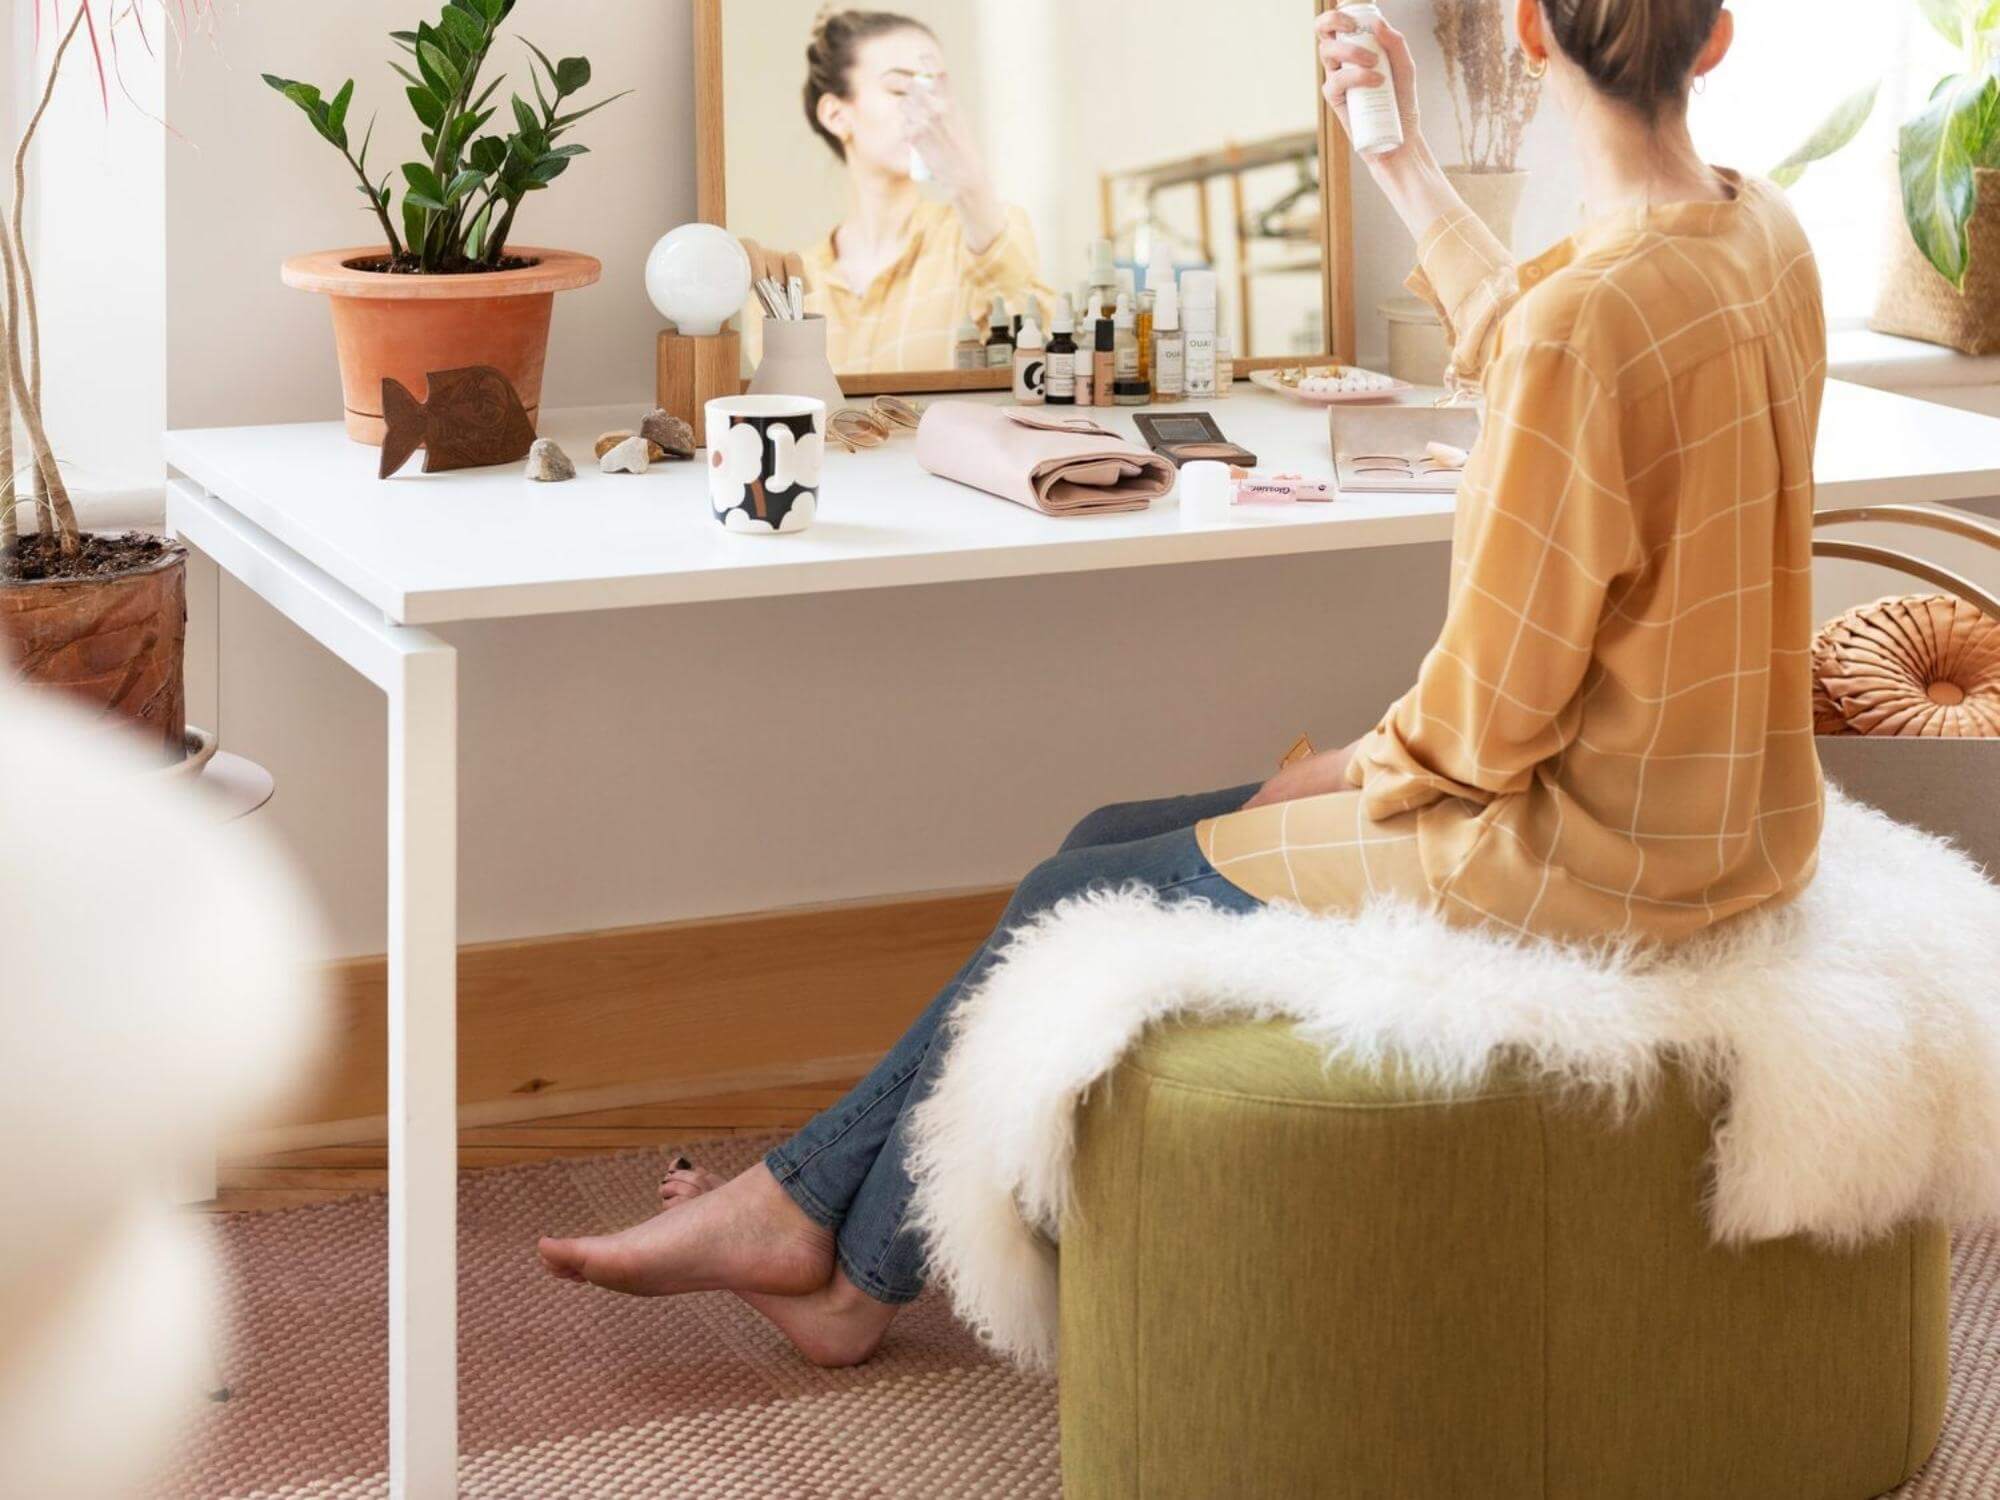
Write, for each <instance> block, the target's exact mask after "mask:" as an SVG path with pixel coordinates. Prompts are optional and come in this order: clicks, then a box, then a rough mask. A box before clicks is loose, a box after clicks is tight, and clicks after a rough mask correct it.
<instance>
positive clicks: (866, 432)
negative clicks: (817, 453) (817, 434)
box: [826, 396, 924, 453]
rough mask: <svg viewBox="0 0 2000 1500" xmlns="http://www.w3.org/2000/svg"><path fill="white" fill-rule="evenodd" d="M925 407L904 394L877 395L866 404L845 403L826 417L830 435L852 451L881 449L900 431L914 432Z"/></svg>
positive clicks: (828, 434) (921, 418) (827, 429)
mask: <svg viewBox="0 0 2000 1500" xmlns="http://www.w3.org/2000/svg"><path fill="white" fill-rule="evenodd" d="M923 415H924V412H923V408H922V407H920V406H918V405H917V404H916V403H915V402H914V401H905V400H904V399H903V398H902V397H901V396H877V397H876V398H875V399H874V400H873V401H871V402H869V403H868V405H867V406H865V407H861V406H843V407H841V409H840V410H839V411H837V412H835V413H834V414H833V415H832V416H831V417H829V418H827V422H826V431H827V436H828V437H830V438H832V439H833V440H834V441H835V442H836V443H839V444H840V445H841V446H842V447H843V448H845V449H846V450H847V451H848V452H849V453H858V452H860V451H861V450H862V449H863V448H879V447H881V446H882V445H883V444H884V443H886V442H888V441H889V439H890V438H892V437H894V436H895V435H896V434H897V433H898V432H914V431H916V427H917V423H918V422H920V421H922V420H923Z"/></svg>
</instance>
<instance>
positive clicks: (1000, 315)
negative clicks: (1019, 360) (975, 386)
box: [986, 292, 1014, 370]
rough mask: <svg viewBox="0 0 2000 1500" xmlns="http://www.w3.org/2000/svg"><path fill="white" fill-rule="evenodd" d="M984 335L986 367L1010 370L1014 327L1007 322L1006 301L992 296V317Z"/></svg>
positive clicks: (1012, 359) (1012, 360) (1012, 358)
mask: <svg viewBox="0 0 2000 1500" xmlns="http://www.w3.org/2000/svg"><path fill="white" fill-rule="evenodd" d="M990 325H991V327H990V331H989V332H988V333H987V335H986V367H987V368H988V369H989V370H1011V369H1012V368H1013V367H1014V325H1013V324H1012V323H1010V322H1009V321H1008V320H1007V299H1006V298H1005V297H1003V296H1001V295H1000V294H999V293H997V292H996V293H995V294H994V296H993V315H992V318H991V319H990Z"/></svg>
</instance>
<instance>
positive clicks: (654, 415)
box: [639, 406, 695, 458]
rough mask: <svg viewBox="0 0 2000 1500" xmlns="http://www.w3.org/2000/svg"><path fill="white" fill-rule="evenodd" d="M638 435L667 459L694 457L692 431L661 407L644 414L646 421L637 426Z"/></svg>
mask: <svg viewBox="0 0 2000 1500" xmlns="http://www.w3.org/2000/svg"><path fill="white" fill-rule="evenodd" d="M639 435H640V436H641V437H643V438H645V439H647V440H648V441H649V442H651V443H652V444H653V446H654V447H656V448H658V449H660V450H661V451H662V452H663V453H665V454H666V455H667V457H668V458H693V457H694V448H695V442H694V429H693V428H692V427H690V426H688V424H687V423H685V422H683V421H682V420H681V419H680V418H679V417H677V416H675V415H674V414H673V413H672V412H670V411H668V410H667V409H666V408H665V407H663V406H656V407H654V408H653V409H652V410H651V411H649V412H647V413H646V420H645V421H643V422H641V423H640V424H639Z"/></svg>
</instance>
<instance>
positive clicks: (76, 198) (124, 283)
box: [0, 0, 168, 515]
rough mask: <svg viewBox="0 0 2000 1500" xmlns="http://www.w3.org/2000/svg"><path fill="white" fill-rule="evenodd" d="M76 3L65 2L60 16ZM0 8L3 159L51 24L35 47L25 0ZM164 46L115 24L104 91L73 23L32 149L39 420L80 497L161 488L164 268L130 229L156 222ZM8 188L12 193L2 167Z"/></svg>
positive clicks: (51, 34) (52, 34)
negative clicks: (117, 41)
mask: <svg viewBox="0 0 2000 1500" xmlns="http://www.w3.org/2000/svg"><path fill="white" fill-rule="evenodd" d="M73 14H74V11H73V10H72V9H71V8H70V7H67V6H65V7H64V8H63V15H64V19H65V20H67V19H68V18H69V17H70V16H71V15H73ZM0 20H4V21H5V22H6V24H4V25H0V35H4V39H5V41H6V43H7V51H6V53H5V54H4V55H0V80H4V81H6V82H8V83H9V85H10V86H9V88H8V90H7V94H6V99H5V107H4V108H0V121H4V124H5V134H4V139H5V141H6V142H7V147H6V151H5V165H6V166H7V167H8V168H9V169H11V165H12V159H13V143H14V141H16V140H17V139H18V138H19V133H20V131H21V130H23V129H24V128H25V127H26V125H27V123H28V119H29V117H30V116H31V115H32V114H33V113H34V110H35V106H36V104H37V102H38V101H39V99H40V97H41V92H42V85H43V82H44V80H45V79H46V78H47V76H48V69H49V67H50V65H51V63H52V60H53V55H54V49H55V44H56V42H57V41H58V40H59V33H57V32H56V31H55V29H54V28H53V26H51V25H50V24H49V22H48V19H47V17H46V15H45V16H44V21H43V26H42V36H41V46H40V48H39V49H37V47H36V44H35V35H34V21H33V15H32V5H31V4H30V3H29V0H19V3H17V4H16V5H14V6H13V7H12V10H11V13H9V14H6V15H0ZM167 50H168V49H166V48H165V47H161V48H158V49H156V51H155V52H154V53H152V54H151V55H149V54H148V53H147V52H146V50H145V48H144V47H142V46H140V45H139V44H138V41H137V38H136V36H134V35H132V34H131V33H129V31H128V32H126V33H124V36H123V41H122V44H121V46H120V47H119V50H118V53H117V58H116V68H115V77H114V78H113V80H112V82H111V86H110V90H109V93H110V98H109V102H108V103H107V102H106V100H105V99H104V97H103V96H102V95H100V93H99V89H98V81H97V75H96V71H95V69H94V68H93V67H92V64H91V56H90V46H89V42H88V40H87V38H86V37H83V36H79V37H78V38H77V39H76V41H75V42H73V43H72V44H71V46H70V49H69V53H68V55H67V56H66V57H65V58H64V60H63V68H62V74H61V76H60V78H59V79H58V80H57V84H56V90H55V94H54V97H53V98H52V100H51V102H50V105H49V111H48V113H47V114H46V115H45V116H44V117H43V119H42V123H41V127H40V130H39V132H38V133H37V136H36V143H37V144H36V147H35V149H34V151H33V152H32V153H31V156H30V162H29V182H28V200H27V202H28V210H27V215H26V219H25V230H26V238H27V242H28V253H29V256H30V258H31V260H32V262H33V266H34V272H35V287H36V301H37V305H38V307H39V309H40V312H41V320H42V328H43V339H42V396H43V402H42V405H43V411H42V419H43V422H44V425H45V426H46V428H47V431H48V434H49V441H50V443H51V444H52V445H53V446H54V448H55V450H56V456H57V459H58V461H59V462H60V463H61V465H62V468H63V473H64V477H65V478H66V479H67V480H68V483H69V485H70V487H71V489H72V490H73V491H74V492H75V493H76V494H77V495H79V496H91V495H97V496H103V495H114V496H122V495H126V494H129V493H130V492H132V491H135V490H137V491H153V490H157V488H158V486H159V483H160V480H161V476H162V475H163V474H164V472H165V465H164V461H163V460H162V458H161V454H160V434H161V432H162V431H163V430H164V429H165V427H166V396H165V381H164V362H165V358H166V324H165V305H166V296H165V292H166V273H165V269H164V267H163V266H162V264H161V261H160V256H159V253H158V251H157V249H156V248H155V245H156V238H155V237H154V236H152V235H150V234H148V235H143V236H141V237H139V238H138V239H137V240H135V237H134V232H133V231H134V226H135V225H144V226H152V225H157V224H158V223H159V222H160V220H161V215H162V213H163V211H164V197H163V192H164V187H163V182H162V173H161V152H162V149H163V148H162V139H163V137H162V132H161V130H160V126H159V123H158V121H159V116H160V113H161V111H162V109H163V108H164V97H163V85H164V71H165V58H166V54H167ZM4 199H5V201H8V202H11V199H12V183H11V178H10V180H9V182H8V191H7V192H6V194H5V195H4ZM129 509H130V508H129V506H128V507H127V508H126V514H127V515H129Z"/></svg>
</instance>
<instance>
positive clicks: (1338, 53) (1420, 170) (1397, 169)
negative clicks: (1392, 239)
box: [1313, 10, 1460, 235]
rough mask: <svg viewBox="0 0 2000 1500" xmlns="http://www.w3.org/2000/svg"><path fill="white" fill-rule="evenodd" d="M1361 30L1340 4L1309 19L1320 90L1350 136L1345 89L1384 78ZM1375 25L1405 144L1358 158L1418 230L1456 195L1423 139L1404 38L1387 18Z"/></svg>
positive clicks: (1414, 80) (1414, 71) (1417, 232)
mask: <svg viewBox="0 0 2000 1500" xmlns="http://www.w3.org/2000/svg"><path fill="white" fill-rule="evenodd" d="M1359 30H1361V25H1360V23H1359V22H1357V21H1356V20H1355V19H1354V17H1353V16H1352V15H1350V14H1348V13H1347V12H1346V11H1344V10H1329V11H1324V12H1322V13H1321V14H1320V16H1319V17H1318V19H1317V20H1315V21H1314V22H1313V34H1314V37H1315V38H1316V40H1317V42H1318V46H1319V61H1320V66H1321V67H1323V68H1324V69H1325V70H1326V79H1325V81H1324V82H1323V83H1322V84H1321V85H1320V93H1321V94H1322V95H1323V96H1324V97H1325V99H1326V102H1327V104H1328V106H1329V107H1331V108H1332V110H1333V113H1334V118H1336V119H1337V120H1339V121H1340V128H1341V129H1342V130H1344V131H1348V134H1349V138H1350V139H1352V136H1353V132H1352V130H1351V129H1350V128H1349V124H1348V118H1347V94H1348V91H1349V90H1350V89H1357V88H1371V87H1373V86H1374V85H1376V84H1379V83H1381V82H1382V81H1383V75H1382V73H1381V72H1380V71H1378V70H1377V69H1376V67H1375V66H1374V59H1373V57H1372V55H1371V54H1370V53H1369V51H1368V49H1367V48H1366V47H1365V46H1362V45H1360V44H1358V43H1356V42H1355V40H1354V33H1356V32H1357V31H1359ZM1373 30H1374V33H1375V40H1376V42H1377V43H1378V44H1379V45H1380V46H1381V48H1382V58H1383V61H1384V62H1386V63H1387V64H1388V67H1389V77H1390V78H1392V79H1394V81H1395V84H1396V109H1397V111H1398V113H1399V114H1401V116H1402V119H1403V144H1402V145H1400V146H1398V147H1397V148H1396V149H1395V150H1394V151H1384V152H1382V153H1380V154H1379V155H1373V156H1363V157H1362V158H1361V160H1362V162H1363V164H1364V165H1366V166H1367V168H1368V171H1369V173H1370V175H1372V176H1373V177H1374V179H1375V181H1376V183H1377V184H1378V185H1379V186H1380V187H1381V189H1382V191H1383V192H1384V193H1386V194H1387V195H1388V198H1389V201H1390V203H1392V204H1393V205H1394V206H1395V209H1396V212H1397V214H1398V215H1399V216H1400V217H1401V218H1402V220H1403V222H1404V224H1405V225H1407V226H1408V227H1409V230H1410V233H1411V234H1413V235H1421V234H1422V233H1423V232H1424V230H1425V229H1427V228H1429V227H1430V225H1431V224H1432V223H1433V222H1434V221H1435V220H1436V219H1437V218H1438V216H1439V215H1441V214H1443V213H1444V212H1445V211H1446V210H1447V209H1449V208H1451V207H1453V206H1455V205H1456V204H1458V203H1459V201H1460V200H1459V196H1458V193H1457V192H1456V191H1455V190H1454V189H1453V188H1452V186H1451V184H1450V183H1449V182H1447V181H1446V180H1445V176H1444V173H1443V172H1442V171H1441V170H1439V168H1438V164H1437V158H1436V157H1435V156H1434V155H1432V153H1431V148H1430V143H1429V142H1428V141H1426V140H1425V139H1424V130H1423V120H1422V117H1421V114H1420V113H1419V111H1418V108H1417V68H1416V64H1415V63H1414V62H1413V61H1412V60H1411V58H1410V44H1409V42H1408V40H1407V39H1405V37H1404V36H1403V33H1402V32H1400V31H1398V30H1396V28H1395V27H1393V26H1391V25H1390V24H1389V23H1388V22H1387V21H1382V22H1380V23H1378V24H1377V25H1376V26H1375V27H1374V28H1373Z"/></svg>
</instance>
